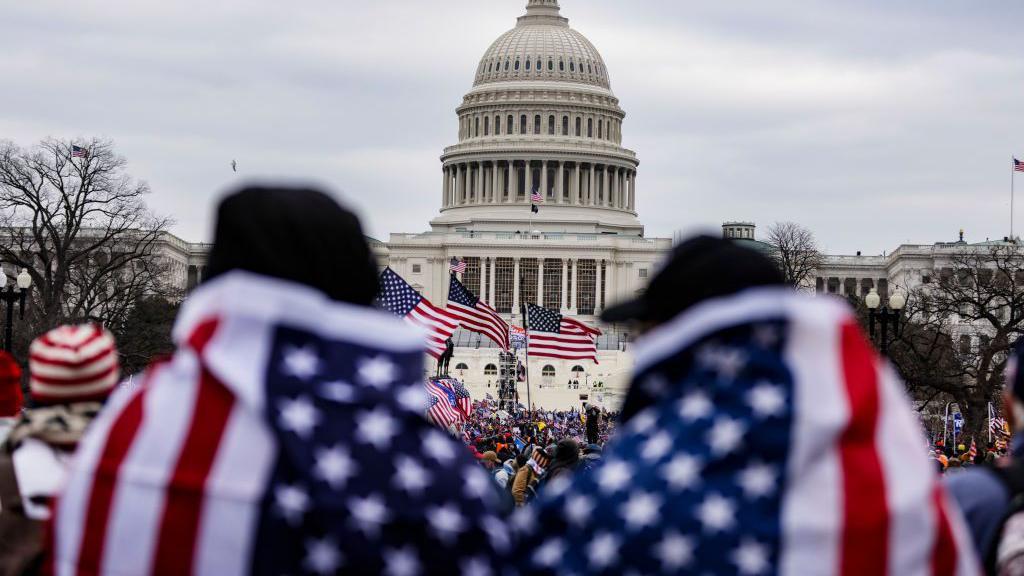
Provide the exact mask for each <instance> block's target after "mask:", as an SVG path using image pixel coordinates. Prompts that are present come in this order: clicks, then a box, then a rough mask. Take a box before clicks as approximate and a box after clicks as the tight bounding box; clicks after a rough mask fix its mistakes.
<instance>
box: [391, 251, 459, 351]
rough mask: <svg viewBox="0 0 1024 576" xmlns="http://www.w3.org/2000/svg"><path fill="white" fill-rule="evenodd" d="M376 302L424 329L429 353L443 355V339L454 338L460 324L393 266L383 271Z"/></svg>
mask: <svg viewBox="0 0 1024 576" xmlns="http://www.w3.org/2000/svg"><path fill="white" fill-rule="evenodd" d="M376 304H377V306H378V307H379V308H382V309H384V310H387V311H388V312H391V313H392V314H394V315H395V316H398V317H399V318H402V319H404V320H405V321H406V322H408V323H409V324H412V325H413V326H416V327H417V328H419V329H421V330H423V331H424V332H425V334H426V338H427V353H428V354H430V355H431V356H433V357H434V358H440V357H441V354H443V353H444V350H445V344H444V341H445V340H447V339H448V338H451V336H452V334H454V333H455V330H456V329H457V328H458V327H459V319H458V318H456V317H455V316H453V315H452V314H450V313H449V312H448V311H447V310H445V309H443V308H438V307H437V306H434V305H433V304H431V303H430V301H429V300H427V299H426V298H424V297H423V296H422V295H420V293H419V292H417V291H416V290H415V289H413V287H412V286H410V285H409V283H408V282H406V281H405V280H404V279H403V278H402V277H401V276H399V275H398V274H397V273H395V271H394V270H392V269H391V268H385V269H384V271H383V272H381V274H380V294H378V295H377V301H376Z"/></svg>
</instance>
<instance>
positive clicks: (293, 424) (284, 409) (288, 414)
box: [280, 396, 320, 439]
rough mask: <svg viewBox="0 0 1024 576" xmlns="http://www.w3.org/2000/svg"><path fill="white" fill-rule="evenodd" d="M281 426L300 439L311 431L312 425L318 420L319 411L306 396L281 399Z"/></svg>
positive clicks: (305, 437)
mask: <svg viewBox="0 0 1024 576" xmlns="http://www.w3.org/2000/svg"><path fill="white" fill-rule="evenodd" d="M280 410H281V416H280V423H281V428H282V429H284V430H288V431H290V432H294V433H295V434H296V435H298V436H299V437H300V438H302V439H307V438H309V437H310V435H312V433H313V427H315V426H316V425H317V424H318V423H319V422H320V412H319V411H318V410H317V409H316V406H314V405H313V402H312V400H310V399H309V397H308V396H299V397H298V398H294V399H287V398H286V399H284V400H282V401H281V408H280Z"/></svg>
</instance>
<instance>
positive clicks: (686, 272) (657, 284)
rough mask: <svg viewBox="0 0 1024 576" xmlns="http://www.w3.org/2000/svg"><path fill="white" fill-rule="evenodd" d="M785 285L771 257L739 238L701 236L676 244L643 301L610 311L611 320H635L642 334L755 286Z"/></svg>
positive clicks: (603, 316) (608, 319)
mask: <svg viewBox="0 0 1024 576" xmlns="http://www.w3.org/2000/svg"><path fill="white" fill-rule="evenodd" d="M782 284H784V279H783V277H782V274H781V273H780V272H779V269H778V268H777V267H776V266H775V264H774V263H773V262H772V261H771V260H770V259H769V258H768V257H767V256H765V255H763V254H761V253H760V252H758V251H756V250H754V249H752V248H747V247H744V246H741V245H740V244H738V243H736V242H735V241H733V240H726V239H724V238H716V237H714V236H695V237H693V238H690V239H689V240H686V241H685V242H682V243H681V244H679V245H678V246H676V247H675V248H674V249H673V250H672V253H671V254H670V255H669V257H668V260H667V261H666V263H665V265H664V266H663V267H662V269H661V270H660V271H658V273H657V274H655V275H654V277H653V278H652V279H651V282H650V284H649V285H648V287H647V290H646V291H645V292H644V293H643V294H642V295H641V296H640V297H638V298H636V299H634V300H630V301H627V302H623V303H620V304H617V305H614V306H610V307H609V308H607V309H605V311H604V313H603V314H601V319H602V320H603V321H605V322H609V323H615V322H635V323H637V324H638V325H639V327H640V328H641V330H644V329H649V328H652V327H654V326H657V325H659V324H663V323H665V322H668V321H669V320H671V319H672V318H674V317H676V316H677V315H679V313H681V312H683V311H684V310H686V309H688V308H690V307H691V306H693V305H694V304H697V303H699V302H702V301H704V300H708V299H711V298H716V297H719V296H727V295H729V294H735V293H737V292H740V291H742V290H745V289H747V288H752V287H755V286H773V285H782Z"/></svg>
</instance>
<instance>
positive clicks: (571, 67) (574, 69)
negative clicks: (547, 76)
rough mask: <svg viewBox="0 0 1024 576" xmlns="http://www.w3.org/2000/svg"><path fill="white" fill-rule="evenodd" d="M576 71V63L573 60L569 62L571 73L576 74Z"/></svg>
mask: <svg viewBox="0 0 1024 576" xmlns="http://www.w3.org/2000/svg"><path fill="white" fill-rule="evenodd" d="M575 71H576V63H575V62H573V61H572V60H569V72H575Z"/></svg>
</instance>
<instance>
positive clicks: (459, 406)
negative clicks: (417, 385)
mask: <svg viewBox="0 0 1024 576" xmlns="http://www.w3.org/2000/svg"><path fill="white" fill-rule="evenodd" d="M426 390H427V395H428V396H429V402H430V406H429V407H428V408H427V418H429V419H430V420H431V421H432V422H433V423H434V424H436V425H438V426H439V427H441V428H443V429H447V428H448V427H449V426H451V425H452V424H458V423H460V422H465V421H466V420H468V419H469V413H470V411H471V410H472V409H473V399H472V398H470V396H469V390H466V387H465V386H464V385H463V384H462V383H461V382H459V381H458V380H456V379H454V378H440V379H431V380H427V383H426Z"/></svg>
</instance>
